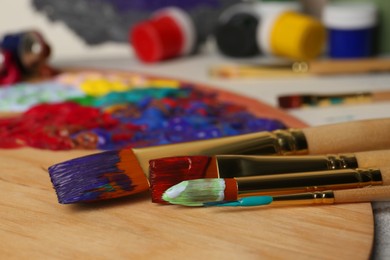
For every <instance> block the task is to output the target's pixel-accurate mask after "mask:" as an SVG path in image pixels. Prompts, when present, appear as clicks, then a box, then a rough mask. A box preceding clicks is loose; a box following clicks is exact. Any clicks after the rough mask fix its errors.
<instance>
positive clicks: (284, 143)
mask: <svg viewBox="0 0 390 260" xmlns="http://www.w3.org/2000/svg"><path fill="white" fill-rule="evenodd" d="M307 149H308V146H307V142H306V137H305V135H304V133H303V132H302V130H297V129H288V130H276V131H273V132H267V131H264V132H257V133H252V134H244V135H236V136H229V137H222V138H214V139H208V140H202V141H193V142H183V143H177V144H167V145H160V146H153V147H146V148H139V149H133V151H134V154H135V155H136V157H137V159H138V161H139V163H140V165H141V167H142V169H143V170H144V172H145V173H147V172H148V167H149V160H151V159H154V158H161V157H171V156H182V155H200V154H201V155H216V154H243V155H250V154H256V155H292V154H307Z"/></svg>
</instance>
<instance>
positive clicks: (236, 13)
mask: <svg viewBox="0 0 390 260" xmlns="http://www.w3.org/2000/svg"><path fill="white" fill-rule="evenodd" d="M255 8H256V6H254V5H253V4H250V3H249V4H237V5H234V6H232V7H230V8H227V9H226V10H225V11H224V12H222V13H221V15H220V17H219V19H218V23H217V26H216V30H215V35H214V36H215V40H216V43H217V47H218V49H219V51H220V52H221V53H222V54H224V55H226V56H231V57H252V56H254V55H257V54H259V53H260V51H259V47H258V44H257V28H258V24H259V20H260V17H259V14H258V13H257V12H256V10H254V9H255Z"/></svg>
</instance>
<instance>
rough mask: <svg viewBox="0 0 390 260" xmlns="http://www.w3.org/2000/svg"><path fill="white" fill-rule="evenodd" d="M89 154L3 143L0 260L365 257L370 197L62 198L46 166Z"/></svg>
mask: <svg viewBox="0 0 390 260" xmlns="http://www.w3.org/2000/svg"><path fill="white" fill-rule="evenodd" d="M204 88H205V89H210V88H209V87H207V86H204ZM220 97H221V98H222V99H224V100H226V101H232V102H238V103H241V104H243V105H245V106H247V107H249V110H250V111H251V112H253V113H255V114H256V115H258V116H272V117H275V118H279V119H281V120H282V121H284V122H285V123H286V124H287V125H288V126H291V127H303V126H305V124H304V123H302V122H301V121H299V120H297V119H295V118H293V117H291V116H288V115H287V114H286V113H284V112H283V111H281V110H277V109H275V108H272V107H271V106H268V105H265V104H263V103H259V102H257V101H256V100H255V99H250V98H247V97H246V98H244V97H240V96H237V95H236V94H233V93H230V92H227V91H221V92H220ZM0 116H1V115H0ZM94 152H97V151H80V150H73V151H47V150H38V149H32V148H22V149H10V150H4V149H3V150H2V149H0V255H1V258H2V259H3V258H4V259H27V258H28V259H149V258H154V259H275V258H279V259H280V258H283V259H286V258H289V259H313V258H317V259H368V258H369V255H370V252H371V248H372V243H373V237H374V223H373V213H372V208H371V205H370V204H369V203H362V204H344V205H332V206H316V207H314V206H313V207H307V206H306V207H283V208H282V207H280V208H276V207H273V208H272V207H256V208H186V207H179V206H173V205H169V206H166V205H157V204H153V203H151V202H150V195H149V193H145V194H139V195H136V196H132V197H127V198H121V199H117V200H111V201H105V202H98V203H90V204H73V205H61V204H59V203H58V202H57V197H56V194H55V191H54V189H53V187H52V184H51V181H50V178H49V175H48V172H47V167H48V166H50V165H52V164H55V163H58V162H61V161H64V160H68V159H71V158H75V157H79V156H82V155H86V154H91V153H94Z"/></svg>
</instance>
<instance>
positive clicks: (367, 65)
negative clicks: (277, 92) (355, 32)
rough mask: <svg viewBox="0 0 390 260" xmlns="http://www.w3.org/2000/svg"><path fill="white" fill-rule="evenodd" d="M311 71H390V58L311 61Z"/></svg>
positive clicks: (327, 72) (323, 72) (324, 72)
mask: <svg viewBox="0 0 390 260" xmlns="http://www.w3.org/2000/svg"><path fill="white" fill-rule="evenodd" d="M309 66H310V73H313V74H319V75H322V74H324V75H326V74H351V73H368V72H384V71H390V59H384V58H383V59H380V58H372V59H362V60H360V59H359V60H353V59H352V60H324V61H313V62H310V64H309Z"/></svg>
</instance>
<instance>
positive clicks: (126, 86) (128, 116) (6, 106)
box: [0, 72, 285, 150]
mask: <svg viewBox="0 0 390 260" xmlns="http://www.w3.org/2000/svg"><path fill="white" fill-rule="evenodd" d="M0 97H1V99H0V110H1V111H2V112H10V111H12V112H19V113H20V114H18V115H16V116H12V117H6V118H1V119H0V148H16V147H23V146H29V147H35V148H41V149H50V150H69V149H101V150H112V149H122V148H127V147H145V146H152V145H161V144H168V143H177V142H184V141H193V140H201V139H209V138H216V137H223V136H232V135H237V134H244V133H250V132H256V131H263V130H264V131H272V130H275V129H282V128H285V125H284V124H283V123H282V122H280V121H278V120H273V119H267V118H259V117H257V116H255V115H253V114H251V113H249V112H248V111H247V110H246V109H245V107H244V106H241V105H238V104H233V103H227V102H222V101H221V100H220V99H218V95H217V93H215V92H206V91H201V90H199V89H198V88H196V86H194V85H191V84H187V83H182V82H179V81H175V80H171V79H151V78H146V77H143V76H140V75H134V74H128V75H127V74H115V73H96V72H77V73H76V72H75V73H63V74H61V75H59V76H58V77H55V78H53V79H51V80H49V81H44V82H36V83H22V84H18V85H9V86H6V87H3V88H0Z"/></svg>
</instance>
